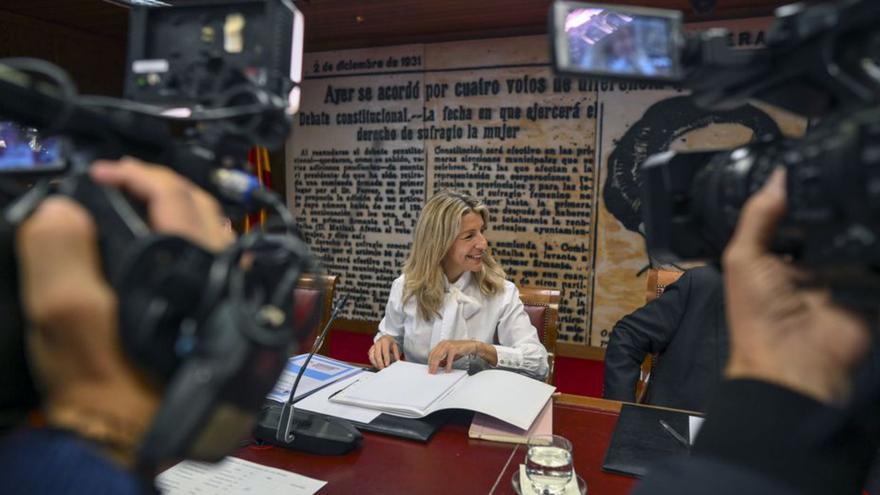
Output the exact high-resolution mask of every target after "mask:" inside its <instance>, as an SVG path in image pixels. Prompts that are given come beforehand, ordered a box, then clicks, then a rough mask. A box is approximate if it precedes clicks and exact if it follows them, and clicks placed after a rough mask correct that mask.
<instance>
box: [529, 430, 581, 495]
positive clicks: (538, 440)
mask: <svg viewBox="0 0 880 495" xmlns="http://www.w3.org/2000/svg"><path fill="white" fill-rule="evenodd" d="M573 472H574V469H573V467H572V461H571V442H569V441H568V440H566V439H565V438H563V437H560V436H559V435H535V436H533V437H529V445H528V451H527V452H526V476H527V477H528V478H529V481H530V482H531V483H532V487H533V488H534V489H535V492H537V493H540V494H541V495H559V494H561V493H564V492H565V486H566V485H568V482H569V481H571V477H572V474H573Z"/></svg>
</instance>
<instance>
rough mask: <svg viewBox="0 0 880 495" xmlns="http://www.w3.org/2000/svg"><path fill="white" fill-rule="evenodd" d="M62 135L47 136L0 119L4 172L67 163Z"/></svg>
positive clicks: (0, 160) (44, 168) (1, 167)
mask: <svg viewBox="0 0 880 495" xmlns="http://www.w3.org/2000/svg"><path fill="white" fill-rule="evenodd" d="M61 148H62V145H61V139H60V138H56V137H51V138H46V139H43V138H41V137H40V136H39V133H38V132H37V130H36V129H33V128H30V127H24V126H20V125H18V124H16V123H14V122H9V121H0V173H3V172H29V171H33V172H41V171H52V170H59V169H61V168H63V167H64V157H63V156H62V149H61Z"/></svg>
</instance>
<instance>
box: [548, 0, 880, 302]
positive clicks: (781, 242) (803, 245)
mask: <svg viewBox="0 0 880 495" xmlns="http://www.w3.org/2000/svg"><path fill="white" fill-rule="evenodd" d="M551 17H552V18H553V19H554V25H553V28H552V29H553V43H552V44H553V47H554V61H555V64H556V69H557V71H558V72H560V73H563V74H569V75H580V76H583V75H592V76H602V77H612V78H624V79H633V78H639V79H651V80H656V81H667V82H677V83H679V84H681V85H682V86H683V87H685V88H687V89H689V90H690V91H691V95H690V98H691V99H692V101H693V102H694V103H695V104H696V105H697V106H700V107H703V108H711V109H720V110H729V109H732V108H738V107H739V106H741V105H744V104H745V103H747V102H748V101H749V100H752V99H755V100H760V101H763V102H766V103H770V104H772V105H775V106H777V107H780V108H783V109H785V110H788V111H790V112H793V113H795V114H798V115H801V116H804V117H807V118H811V119H813V120H812V121H811V122H812V123H813V124H814V125H812V126H811V128H810V129H809V130H808V132H807V134H806V135H805V136H804V137H803V138H800V139H793V138H765V137H764V136H756V138H757V140H756V142H754V143H753V144H750V145H748V146H744V147H740V148H737V149H734V150H728V151H719V152H687V153H681V152H674V151H667V152H663V153H660V154H657V155H654V156H651V157H649V158H648V159H647V160H646V161H645V162H644V163H643V164H642V166H641V167H640V169H639V173H640V174H641V177H640V182H641V183H642V203H641V214H642V218H643V220H644V226H645V235H646V240H647V247H648V251H649V253H650V255H651V256H652V257H655V258H657V259H659V260H662V261H677V260H717V259H719V257H720V255H721V253H722V251H723V250H724V248H725V246H726V245H727V243H728V241H729V240H730V238H731V236H732V234H733V231H734V228H735V226H736V223H737V220H738V218H739V214H740V211H741V209H742V207H743V205H744V203H745V202H746V200H747V199H748V198H749V197H750V196H751V195H752V194H754V193H755V192H756V191H757V190H758V189H760V187H761V186H762V185H763V184H764V182H765V181H766V180H767V178H768V177H769V176H770V174H771V173H772V172H773V170H774V169H776V168H777V167H784V168H785V169H787V175H786V190H787V213H786V216H785V219H784V220H783V223H782V225H781V227H780V229H779V231H778V232H777V235H776V237H775V239H774V250H776V251H778V252H780V253H784V254H787V255H790V256H791V257H792V258H793V259H794V260H795V261H796V262H798V263H800V264H802V265H804V266H807V267H809V268H810V269H812V270H813V271H814V273H815V274H816V283H819V284H823V285H830V286H831V287H832V290H833V291H834V292H835V294H836V295H837V296H839V297H840V298H842V299H844V300H846V301H847V302H850V303H853V304H855V305H858V306H864V307H876V304H877V301H878V300H880V209H878V207H880V176H878V171H877V168H878V164H880V141H878V138H880V28H878V27H877V26H878V25H880V4H878V3H877V2H873V1H870V0H847V1H843V2H821V3H817V4H814V5H810V6H805V5H803V4H797V5H793V6H788V7H783V8H780V9H779V10H778V11H777V18H776V20H775V23H774V25H773V27H772V29H771V31H770V34H769V35H768V40H767V48H766V49H763V50H737V49H734V48H731V47H729V46H727V44H726V38H727V33H726V32H724V31H723V30H709V31H706V32H702V33H698V34H696V35H691V36H684V35H683V33H682V32H681V24H680V19H681V17H680V15H679V14H677V13H672V12H669V11H660V10H656V9H647V10H646V9H634V8H627V7H618V6H610V5H600V4H583V3H577V2H556V4H554V6H553V8H552V11H551ZM584 33H589V35H585V34H584ZM664 37H665V42H660V43H657V42H656V41H655V42H654V43H648V41H649V40H657V39H662V38H664ZM608 47H618V49H616V50H612V51H609V50H608ZM620 47H623V48H620ZM584 51H586V52H590V51H594V52H596V53H595V54H594V55H589V54H586V55H585V54H584ZM619 60H623V62H619Z"/></svg>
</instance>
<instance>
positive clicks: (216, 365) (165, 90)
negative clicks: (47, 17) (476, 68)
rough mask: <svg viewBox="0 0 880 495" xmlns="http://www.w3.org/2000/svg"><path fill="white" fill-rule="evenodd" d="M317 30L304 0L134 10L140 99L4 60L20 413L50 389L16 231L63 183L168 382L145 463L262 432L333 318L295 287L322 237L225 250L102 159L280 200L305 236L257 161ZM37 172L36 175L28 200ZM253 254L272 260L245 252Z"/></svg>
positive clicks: (233, 193)
mask: <svg viewBox="0 0 880 495" xmlns="http://www.w3.org/2000/svg"><path fill="white" fill-rule="evenodd" d="M303 27H304V26H303V18H302V15H301V14H300V12H299V11H298V10H297V9H296V8H295V7H294V5H293V3H292V2H291V1H290V0H217V1H189V2H187V3H186V4H185V5H181V6H175V7H155V8H153V7H151V8H147V7H133V8H132V9H131V17H130V25H129V47H128V61H127V69H126V82H125V95H126V97H127V98H128V99H126V100H119V99H113V98H106V97H95V96H78V95H76V92H75V89H74V86H73V83H72V82H71V81H70V80H69V79H68V77H67V75H66V74H65V73H64V72H63V71H61V70H60V69H58V68H57V67H54V66H52V65H51V64H48V63H47V62H44V61H40V60H32V59H3V60H0V116H2V118H6V119H10V120H13V121H15V122H17V124H11V123H5V124H2V125H0V138H2V139H3V142H2V143H0V144H2V145H3V146H2V147H0V148H2V153H0V155H3V156H0V190H2V191H3V192H4V193H5V194H6V196H7V197H8V198H13V199H12V200H11V201H6V202H5V204H3V205H2V207H3V210H2V217H0V304H3V305H4V310H3V312H2V313H3V315H4V328H3V331H2V332H0V354H2V355H0V366H2V370H0V391H2V392H0V412H2V413H4V416H7V417H8V416H9V413H10V412H17V411H22V410H26V409H28V408H31V407H33V406H34V405H35V404H36V402H37V401H38V399H39V397H38V394H37V392H36V389H35V387H34V386H33V383H32V381H31V380H30V377H29V374H28V368H27V363H26V358H25V353H24V348H23V340H24V339H23V325H24V323H23V321H22V316H21V309H20V304H19V300H18V280H17V274H16V261H15V253H14V233H15V228H16V226H17V225H19V224H20V223H21V222H22V221H23V220H25V219H26V218H27V216H28V215H29V214H30V212H32V211H33V210H34V209H35V208H36V206H38V205H39V203H40V201H42V200H43V199H44V198H45V197H46V195H47V194H55V193H57V194H65V195H68V196H70V197H72V198H73V199H75V200H77V201H78V202H80V203H81V204H82V205H84V206H85V207H86V208H87V209H88V210H89V211H90V212H91V214H92V215H93V216H94V217H95V219H96V222H97V225H98V231H99V233H98V238H99V248H100V250H101V259H102V264H103V268H104V272H105V275H106V277H107V279H108V281H109V282H110V284H111V286H112V287H113V288H114V290H115V291H116V293H117V296H118V301H119V328H120V334H121V341H122V344H123V347H124V349H125V351H126V354H127V355H128V356H129V357H130V358H131V359H132V361H133V362H134V363H135V364H137V365H139V366H140V367H141V368H142V369H143V370H144V371H145V372H147V373H148V375H149V376H150V377H152V379H153V380H154V381H155V382H156V383H157V384H159V385H161V386H162V387H163V388H164V390H165V396H164V398H163V403H162V405H161V407H160V409H159V411H158V413H157V414H156V416H155V418H154V421H153V424H152V425H151V426H150V429H149V430H148V431H147V433H146V436H145V438H144V440H143V442H142V444H141V445H140V447H139V448H140V450H139V452H138V453H137V462H138V469H139V470H141V471H143V472H149V471H151V470H152V469H153V468H155V466H156V464H157V463H159V462H162V461H163V460H168V459H173V458H177V457H187V458H193V459H203V460H217V459H218V458H220V457H221V456H223V455H225V454H226V453H228V452H229V451H231V450H232V449H233V448H235V447H237V446H238V442H239V441H240V439H241V438H242V436H243V434H246V433H248V432H249V431H250V429H251V427H252V425H253V420H254V418H255V414H256V412H257V411H258V410H259V409H260V407H261V406H262V404H263V401H264V398H265V396H266V394H267V393H268V392H269V390H270V389H271V387H272V386H273V385H274V384H275V381H276V379H277V377H278V376H279V374H280V373H281V371H282V369H283V366H284V364H285V363H286V360H287V357H288V356H289V355H290V354H291V353H292V352H293V351H295V346H296V344H297V341H298V340H301V339H302V338H303V337H304V336H303V335H302V333H303V332H304V329H308V328H311V327H313V326H314V321H315V319H316V318H317V316H318V314H319V311H320V309H319V308H313V310H312V311H310V312H305V314H306V315H308V316H307V317H306V318H305V320H307V321H293V318H292V316H291V306H292V298H293V296H292V294H293V287H294V285H295V284H296V282H297V280H298V279H299V277H300V275H301V274H303V273H306V272H311V273H315V272H316V271H317V266H316V263H315V262H314V260H313V258H312V256H311V254H310V253H309V250H308V248H307V247H306V245H305V243H304V242H302V240H300V239H299V238H297V237H296V236H294V235H292V234H291V235H286V236H271V238H270V237H268V236H263V235H261V234H260V233H251V234H247V235H245V236H242V237H241V238H240V239H239V240H238V242H237V243H235V244H234V245H233V246H232V247H230V248H229V249H227V250H226V251H224V252H222V253H220V254H213V253H209V252H207V251H206V250H204V249H202V248H200V247H199V246H196V245H194V244H192V243H190V242H188V241H186V240H184V239H181V238H179V237H174V236H162V235H157V234H155V233H152V232H150V230H149V228H148V227H147V224H146V222H145V220H144V218H143V217H144V215H143V214H142V213H141V212H139V205H137V204H134V203H133V202H131V201H130V200H129V198H127V197H126V196H125V195H123V194H122V193H120V192H119V191H117V190H113V189H109V188H103V187H99V186H97V185H96V184H94V183H93V182H91V180H90V179H89V176H88V174H87V170H88V168H89V167H90V166H91V164H92V163H93V162H94V160H96V159H115V158H119V157H121V156H125V155H128V156H134V157H136V158H140V159H142V160H145V161H148V162H153V163H160V164H164V165H168V166H170V167H171V168H172V169H174V170H175V171H177V172H178V173H180V174H181V175H183V176H185V177H187V178H188V179H190V180H191V181H192V182H194V183H196V184H197V185H199V186H201V187H202V188H204V189H206V190H208V191H209V192H211V193H212V194H214V195H215V196H216V197H217V198H218V199H220V200H221V202H222V203H223V204H224V207H225V209H226V211H227V213H228V212H230V211H233V212H236V213H238V212H243V211H247V210H250V209H255V208H264V207H267V208H274V209H275V210H276V211H277V213H278V214H279V215H280V217H281V218H282V220H284V222H285V225H286V227H287V230H288V233H292V232H294V231H295V226H294V222H293V218H292V216H291V215H290V213H289V211H288V210H287V208H286V207H285V206H284V204H283V202H282V201H281V200H280V199H279V198H278V196H277V195H276V194H274V193H272V192H270V191H267V190H264V189H262V188H260V187H259V184H258V183H257V181H256V180H255V179H254V178H253V177H252V176H250V175H248V174H247V173H245V170H247V167H248V164H247V150H248V149H249V148H250V147H252V146H254V145H263V146H266V147H269V148H277V147H279V146H280V145H281V144H283V142H284V140H285V139H286V138H287V136H288V134H289V131H290V127H291V122H292V114H293V113H294V112H295V111H296V110H297V107H298V101H299V88H298V86H297V85H298V83H299V81H300V76H301V72H302V70H301V63H302V40H303ZM31 128H37V129H40V131H41V135H40V136H36V135H34V134H33V132H34V131H33V130H32V129H31ZM22 182H31V183H34V182H35V184H33V185H32V187H30V188H29V189H28V190H27V192H24V193H19V192H17V188H18V186H19V184H20V183H22ZM217 221H218V222H220V221H221V218H218V219H217ZM246 253H250V255H255V254H261V255H260V256H253V258H254V259H253V261H252V262H250V263H247V262H242V258H243V257H244V255H245V254H246ZM250 255H249V256H250ZM317 299H320V298H317ZM299 316H300V317H302V315H301V314H300V315H299ZM244 418H247V419H249V420H250V422H248V421H246V420H244ZM218 432H222V435H218Z"/></svg>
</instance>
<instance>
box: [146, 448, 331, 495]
mask: <svg viewBox="0 0 880 495" xmlns="http://www.w3.org/2000/svg"><path fill="white" fill-rule="evenodd" d="M326 484H327V482H326V481H321V480H316V479H313V478H308V477H305V476H302V475H299V474H296V473H292V472H290V471H285V470H283V469H276V468H273V467H268V466H263V465H260V464H256V463H253V462H249V461H245V460H242V459H239V458H237V457H227V458H225V459H223V460H222V461H220V462H218V463H217V464H210V463H206V462H193V461H183V462H181V463H179V464H177V465H175V466H173V467H171V468H170V469H168V470H167V471H165V472H163V473H161V474H159V476H157V477H156V485H157V486H158V487H159V491H161V492H162V493H163V494H165V495H207V494H212V495H214V494H216V495H236V494H253V493H284V494H285V495H313V494H314V493H316V492H317V491H318V490H320V489H321V487H323V486H324V485H326Z"/></svg>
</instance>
